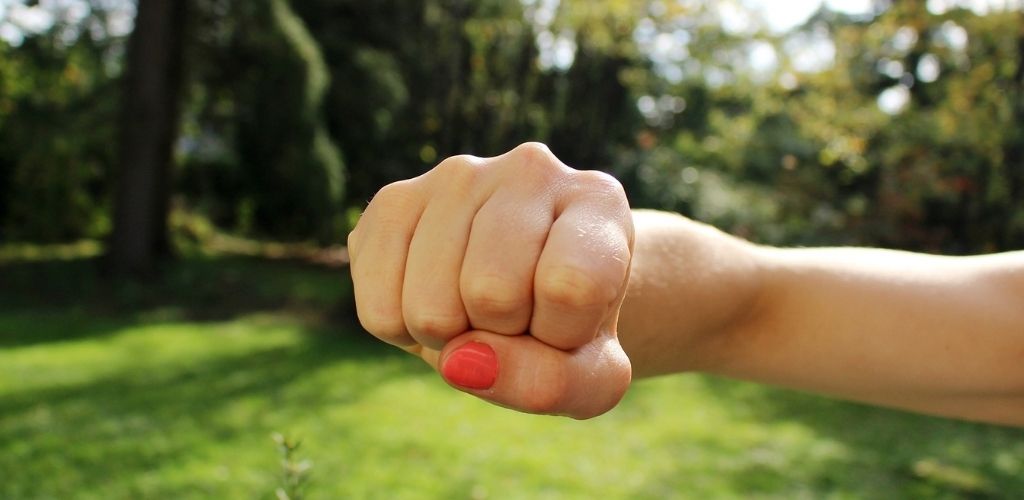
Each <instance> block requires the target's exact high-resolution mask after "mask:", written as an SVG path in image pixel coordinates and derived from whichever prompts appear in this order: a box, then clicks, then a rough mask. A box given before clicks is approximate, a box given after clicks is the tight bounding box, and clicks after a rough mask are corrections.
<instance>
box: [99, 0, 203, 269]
mask: <svg viewBox="0 0 1024 500" xmlns="http://www.w3.org/2000/svg"><path fill="white" fill-rule="evenodd" d="M187 3H188V2H186V1H183V0H139V2H138V10H137V12H138V13H137V15H136V18H135V30H134V31H133V32H132V35H131V38H130V40H129V46H128V57H127V63H126V67H125V86H124V97H123V101H122V115H121V123H120V127H121V132H120V144H119V151H118V157H119V162H120V171H119V177H118V179H117V191H116V197H115V205H114V231H113V235H112V236H111V240H110V251H109V254H108V258H109V265H110V269H111V270H112V271H114V272H115V273H119V274H140V273H148V272H151V271H152V270H153V269H154V267H155V264H156V262H157V261H158V260H159V259H160V258H161V257H165V256H167V255H169V253H170V252H169V245H168V235H167V215H168V211H169V206H170V175H171V161H172V152H173V151H172V148H173V144H174V140H175V138H176V136H177V132H178V108H179V94H180V91H181V82H182V52H183V51H182V45H183V42H184V28H185V19H186V4H187Z"/></svg>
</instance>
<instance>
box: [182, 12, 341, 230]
mask: <svg viewBox="0 0 1024 500" xmlns="http://www.w3.org/2000/svg"><path fill="white" fill-rule="evenodd" d="M200 5H201V6H202V7H205V8H206V9H208V10H206V11H202V10H201V11H200V14H199V15H198V19H199V20H200V21H204V20H206V21H208V20H209V18H208V17H204V16H213V15H214V14H213V13H212V12H214V11H216V9H217V8H224V9H226V12H229V13H230V15H231V16H232V18H231V20H230V22H227V21H222V22H223V23H225V24H223V25H213V26H207V25H200V26H198V27H197V29H200V30H210V31H211V32H213V33H212V34H211V33H206V34H204V35H202V36H200V37H199V38H198V42H197V46H196V47H193V48H192V53H193V56H192V61H193V63H194V64H195V65H196V68H197V70H198V71H197V78H198V79H199V80H198V81H197V82H196V84H197V85H199V86H200V88H202V89H203V91H202V92H199V93H197V94H196V95H195V97H194V99H195V102H194V103H193V104H192V106H190V109H192V110H193V112H194V113H197V115H192V116H190V117H188V118H189V119H191V120H194V121H193V122H192V123H191V124H190V125H191V126H190V127H188V128H187V131H188V133H187V134H186V137H188V138H190V139H191V141H190V144H192V145H193V148H192V150H191V151H186V152H185V158H184V161H185V167H184V169H185V170H184V172H183V176H182V179H183V183H184V189H185V192H186V193H188V194H189V195H190V196H192V197H195V198H197V200H196V201H198V202H199V203H200V204H201V205H202V204H204V203H206V204H207V205H216V204H219V205H220V207H218V208H219V209H220V211H221V213H214V214H213V216H214V217H215V218H217V219H219V220H221V221H222V222H234V223H235V224H234V225H235V227H236V228H240V229H243V230H248V231H250V232H255V233H257V234H264V235H266V234H272V235H274V236H276V237H278V238H287V239H294V238H315V239H318V240H320V241H324V242H329V241H337V240H338V239H339V237H340V235H341V234H343V233H344V231H345V229H346V227H345V221H344V219H343V218H342V216H341V212H342V207H343V206H342V197H343V194H344V184H345V175H344V165H343V163H342V157H341V152H340V151H339V149H338V148H337V147H336V145H335V144H334V140H333V138H332V137H331V136H330V135H329V134H328V132H327V130H326V128H325V125H324V121H323V109H322V106H323V99H324V96H325V93H326V91H327V89H328V86H329V85H330V75H329V73H328V70H327V67H326V64H325V62H324V59H323V57H322V56H321V53H320V48H319V46H318V44H317V43H316V41H315V40H313V39H312V37H311V35H310V33H309V31H308V30H307V29H306V27H305V24H304V23H303V21H302V19H300V18H299V17H298V16H297V15H296V14H295V13H294V12H293V11H292V8H291V6H290V4H289V2H288V1H287V0H266V1H263V2H205V3H204V2H200ZM217 30H223V31H226V32H227V33H226V34H223V33H218V32H217ZM216 35H219V37H218V36H216ZM225 60H231V64H229V65H227V66H224V65H222V63H223V62H224V61H225ZM205 86H209V88H204V87H205ZM216 129H219V130H222V132H221V133H220V134H214V135H212V137H211V136H210V132H209V131H210V130H216ZM208 142H213V144H214V146H213V147H211V146H210V145H209V144H207V143H208ZM208 200H209V201H208Z"/></svg>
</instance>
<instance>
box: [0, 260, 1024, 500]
mask: <svg viewBox="0 0 1024 500" xmlns="http://www.w3.org/2000/svg"><path fill="white" fill-rule="evenodd" d="M97 276H98V275H97V273H96V271H95V263H94V262H93V261H91V260H88V259H79V260H75V259H70V260H59V259H56V258H54V259H50V260H34V261H25V260H10V259H9V260H8V261H7V262H2V261H0V498H4V499H22V498H133V499H134V498H273V497H274V491H275V489H276V488H278V487H279V486H281V484H282V475H283V468H282V465H281V458H280V455H279V454H278V449H277V445H276V444H275V442H274V441H273V440H272V438H271V436H272V435H273V434H274V433H281V434H283V435H285V436H288V437H290V438H293V439H299V440H301V443H302V444H301V446H300V448H299V449H298V450H297V452H296V453H297V460H308V461H309V462H310V463H311V464H312V468H311V469H310V471H309V473H308V482H307V486H306V489H305V492H306V494H307V497H308V498H384V499H392V498H441V499H463V498H473V499H476V498H496V499H505V498H530V499H533V498H588V499H589V498H700V499H703V498H732V497H742V498H748V497H757V498H786V499H790V498H1021V497H1022V496H1024V431H1021V430H1013V429H1006V428H999V427H993V426H984V425H974V424H967V423H960V422H951V421H944V420H940V419H933V418H926V417H918V416H912V415H906V414H902V413H897V412H891V411H886V410H880V409H874V408H868V407H864V406H860V405H854V404H848V403H841V402H836V401H830V400H826V399H821V398H816V397H812V396H806V395H801V394H796V393H792V392H788V391H782V390H777V389H770V388H765V387H760V386H756V385H751V384H746V383H738V382H732V381H726V380H720V379H715V378H710V377H703V376H675V377H667V378H662V379H656V380H649V381H643V382H639V383H637V384H635V386H634V388H633V389H632V390H631V392H630V393H629V394H628V396H627V398H626V400H625V401H624V402H623V404H622V405H620V407H619V408H617V409H616V410H614V411H612V412H611V413H609V414H608V415H605V416H603V417H600V418H597V419H594V420H591V421H586V422H577V421H573V420H568V419H562V418H553V417H539V416H529V415H521V414H517V413H514V412H511V411H508V410H504V409H500V408H495V407H492V406H489V405H487V404H486V403H483V402H480V401H476V400H474V399H472V398H470V397H469V396H465V395H463V394H460V393H457V392H455V391H452V390H450V389H449V388H448V387H447V386H446V385H445V384H444V383H443V382H442V381H441V380H440V379H439V377H438V376H437V375H436V374H434V373H433V372H431V371H430V370H429V369H428V368H427V367H426V366H425V365H423V364H422V363H421V362H420V361H418V360H416V359H413V358H411V357H409V356H407V355H405V354H404V353H401V352H399V351H397V350H395V349H391V348H388V347H387V346H384V345H382V344H380V343H378V342H376V341H374V340H373V339H372V338H369V337H368V336H367V335H366V334H365V333H364V332H362V331H361V330H359V328H358V327H357V326H356V325H355V324H354V323H353V321H352V319H351V316H352V314H351V310H352V308H351V306H350V305H349V296H350V289H351V285H350V284H347V283H346V277H345V273H344V272H343V271H339V270H328V269H323V268H316V267H312V266H308V265H303V264H298V263H289V262H280V261H266V260H255V259H243V258H229V257H198V256H197V257H191V258H188V259H185V260H183V261H181V262H179V263H177V264H174V265H172V266H170V267H168V268H167V269H166V270H165V272H164V274H163V277H162V278H161V279H160V280H155V281H153V282H151V283H149V284H130V283H112V284H111V283H104V282H102V281H101V280H99V278H98V277H97Z"/></svg>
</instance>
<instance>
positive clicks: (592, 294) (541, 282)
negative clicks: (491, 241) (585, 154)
mask: <svg viewBox="0 0 1024 500" xmlns="http://www.w3.org/2000/svg"><path fill="white" fill-rule="evenodd" d="M580 174H581V179H580V181H579V183H578V185H577V189H578V194H577V195H575V196H570V197H569V198H568V199H567V202H566V206H565V208H564V209H563V210H562V211H561V213H559V214H558V216H557V219H556V220H555V222H554V224H553V225H552V227H551V231H550V233H549V234H548V238H547V241H546V243H545V245H544V250H543V252H542V253H541V256H540V260H539V261H538V263H537V270H536V273H535V275H534V305H533V318H532V320H531V323H530V333H531V334H532V335H533V336H534V337H535V338H537V339H538V340H540V341H542V342H544V343H546V344H548V345H550V346H553V347H557V348H559V349H563V350H567V349H574V348H576V347H579V346H582V345H585V344H587V343H588V342H590V340H591V339H593V338H594V335H595V334H596V333H597V332H598V330H599V328H600V327H601V326H602V325H604V324H607V323H609V322H614V319H615V318H614V311H615V310H616V305H617V303H618V302H620V301H621V299H622V291H623V289H624V288H625V287H624V284H625V280H626V277H627V274H628V272H629V263H630V255H631V250H630V249H631V245H632V238H633V229H632V219H631V217H630V214H629V206H628V203H627V202H626V201H625V195H624V194H623V193H622V188H621V186H620V185H619V184H618V182H616V181H615V180H614V179H611V178H610V177H608V176H606V175H605V174H599V173H595V172H580ZM612 331H614V329H613V328H612Z"/></svg>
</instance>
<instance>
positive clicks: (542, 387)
mask: <svg viewBox="0 0 1024 500" xmlns="http://www.w3.org/2000/svg"><path fill="white" fill-rule="evenodd" d="M567 394H568V386H567V381H566V378H565V376H564V374H561V375H557V376H552V377H550V378H548V379H546V380H545V381H544V383H539V384H536V385H534V386H533V387H532V388H531V390H530V391H529V392H526V393H525V394H523V395H522V409H523V410H524V411H526V412H528V413H536V414H542V415H544V414H558V413H562V410H563V409H564V407H565V403H566V395H567Z"/></svg>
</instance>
